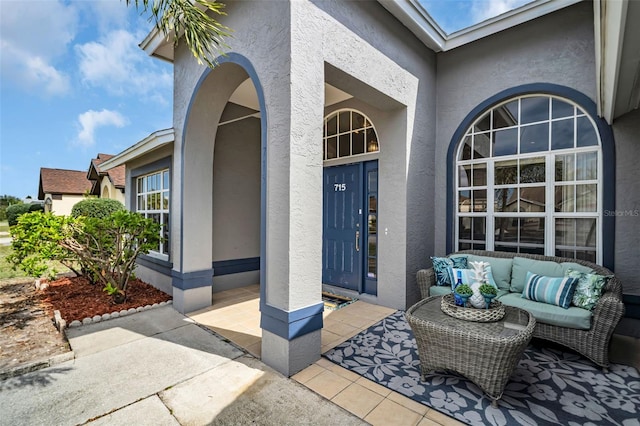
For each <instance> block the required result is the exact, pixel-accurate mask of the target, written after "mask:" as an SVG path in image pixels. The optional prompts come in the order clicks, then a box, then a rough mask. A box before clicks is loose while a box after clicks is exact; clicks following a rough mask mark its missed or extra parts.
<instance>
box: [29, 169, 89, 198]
mask: <svg viewBox="0 0 640 426" xmlns="http://www.w3.org/2000/svg"><path fill="white" fill-rule="evenodd" d="M90 189H91V182H90V181H89V180H88V179H87V173H86V172H83V171H80V170H64V169H48V168H45V167H41V168H40V185H39V187H38V199H40V200H43V199H44V194H73V195H82V194H84V193H85V192H87V191H89V190H90Z"/></svg>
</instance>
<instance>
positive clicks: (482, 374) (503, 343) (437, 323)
mask: <svg viewBox="0 0 640 426" xmlns="http://www.w3.org/2000/svg"><path fill="white" fill-rule="evenodd" d="M441 297H442V296H434V297H428V298H426V299H424V300H422V301H420V302H418V303H416V304H415V305H413V306H412V307H411V308H409V310H407V312H406V318H407V322H408V323H409V325H410V326H411V329H412V330H413V334H414V335H415V337H416V342H417V343H418V356H419V357H420V370H421V374H422V380H423V381H424V379H425V374H426V373H429V372H431V371H434V370H451V371H455V372H457V373H459V374H462V375H463V376H465V377H466V378H468V379H469V380H471V381H472V382H474V383H475V384H476V385H478V387H480V389H482V390H483V391H484V392H485V393H486V394H487V396H489V398H491V400H492V405H493V406H497V401H498V399H500V398H501V397H502V392H503V391H504V387H505V386H506V384H507V382H508V381H509V376H511V373H512V372H513V370H514V369H515V367H516V365H517V364H518V361H519V359H520V357H521V356H522V353H523V352H524V350H525V348H526V347H527V345H528V344H529V341H530V340H531V336H532V334H533V329H534V328H535V325H536V320H535V318H534V317H533V315H531V314H530V313H529V312H527V311H525V310H523V309H519V308H513V307H510V306H505V315H504V317H503V318H502V319H501V320H499V321H496V322H474V321H466V320H463V319H458V318H454V317H452V316H449V315H447V314H445V313H444V312H442V310H441V308H440V302H441V300H440V299H441ZM470 309H471V308H470Z"/></svg>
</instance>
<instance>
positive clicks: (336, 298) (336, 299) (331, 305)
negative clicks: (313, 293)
mask: <svg viewBox="0 0 640 426" xmlns="http://www.w3.org/2000/svg"><path fill="white" fill-rule="evenodd" d="M356 300H358V299H352V298H350V297H346V296H340V295H339V294H333V293H329V292H328V291H323V292H322V301H323V302H324V308H325V309H329V310H331V311H335V310H337V309H340V308H344V307H345V306H347V305H350V304H351V303H353V302H355V301H356Z"/></svg>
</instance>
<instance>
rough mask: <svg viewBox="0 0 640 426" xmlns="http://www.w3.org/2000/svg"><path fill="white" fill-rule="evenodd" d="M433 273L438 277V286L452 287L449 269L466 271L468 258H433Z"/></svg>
mask: <svg viewBox="0 0 640 426" xmlns="http://www.w3.org/2000/svg"><path fill="white" fill-rule="evenodd" d="M431 261H432V262H433V272H434V274H435V276H436V285H448V286H449V288H451V286H452V282H451V278H450V275H449V267H450V266H452V267H454V268H461V269H466V267H467V258H466V257H456V258H448V257H432V258H431Z"/></svg>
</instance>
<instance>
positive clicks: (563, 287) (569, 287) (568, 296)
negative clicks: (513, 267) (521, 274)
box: [522, 272, 578, 309]
mask: <svg viewBox="0 0 640 426" xmlns="http://www.w3.org/2000/svg"><path fill="white" fill-rule="evenodd" d="M525 282H526V283H525V286H524V290H523V292H522V297H524V298H525V299H529V300H535V301H536V302H543V303H548V304H551V305H557V306H560V307H562V308H565V309H568V308H569V305H570V304H571V300H572V298H573V293H574V291H575V289H576V285H577V284H578V279H577V278H570V277H545V276H543V275H537V274H533V273H531V272H527V279H526V281H525Z"/></svg>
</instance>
